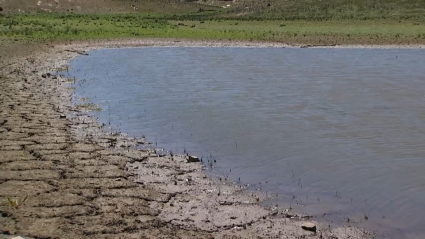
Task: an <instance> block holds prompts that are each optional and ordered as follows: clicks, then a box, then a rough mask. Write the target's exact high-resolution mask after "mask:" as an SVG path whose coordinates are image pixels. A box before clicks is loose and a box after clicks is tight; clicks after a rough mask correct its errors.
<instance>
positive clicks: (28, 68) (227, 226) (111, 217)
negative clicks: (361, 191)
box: [0, 39, 373, 238]
mask: <svg viewBox="0 0 425 239" xmlns="http://www.w3.org/2000/svg"><path fill="white" fill-rule="evenodd" d="M256 44H257V43H254V44H253V43H244V42H211V41H207V42H200V41H183V40H150V39H145V40H128V41H118V40H117V41H91V42H72V43H70V44H66V43H61V44H49V45H43V46H42V47H37V49H35V48H34V49H32V50H28V49H24V50H22V49H18V47H19V46H14V45H11V46H10V47H11V49H9V50H10V52H6V53H7V54H5V55H3V57H2V58H1V59H0V61H1V66H2V67H1V70H0V85H1V87H0V107H1V110H0V112H1V113H0V201H1V202H2V203H1V204H0V213H1V217H0V231H1V233H2V234H3V235H0V238H2V237H3V238H9V237H12V236H11V235H21V236H23V237H25V238H258V237H259V238H370V237H372V236H373V233H371V232H367V231H365V230H363V229H359V228H354V227H350V226H341V227H330V226H329V224H327V223H325V222H317V221H315V218H311V217H308V216H301V215H297V214H296V213H295V212H292V211H291V210H289V209H287V208H279V207H275V208H270V209H266V208H263V207H261V206H260V205H259V204H260V202H261V200H263V198H262V197H261V195H254V194H252V193H249V192H247V191H245V190H244V189H242V188H240V187H238V186H235V185H232V184H229V183H223V182H222V181H220V180H218V179H214V178H210V177H208V176H207V175H206V173H205V170H204V166H203V164H202V163H200V162H188V161H190V160H188V156H186V155H161V154H157V153H156V152H155V150H140V149H138V148H139V147H138V146H140V145H147V144H149V142H147V141H146V140H145V139H143V138H132V137H130V136H126V135H122V134H120V133H118V132H113V131H111V130H110V129H108V128H107V127H105V126H103V125H99V123H98V122H97V121H96V119H94V118H92V117H90V116H88V115H87V114H86V113H85V110H86V109H81V108H79V107H78V106H76V105H73V104H72V103H71V100H72V97H73V88H72V82H71V81H70V80H69V79H66V78H63V77H61V76H59V75H58V76H57V75H54V74H49V73H53V72H56V71H57V70H58V69H61V68H64V67H66V66H67V64H68V61H69V60H70V59H72V58H75V57H78V56H79V55H84V54H86V51H88V50H94V49H99V48H118V47H143V46H175V47H178V46H217V47H224V46H239V47H250V46H253V47H290V46H288V45H284V44H275V43H273V44H269V43H258V45H256ZM13 47H15V48H16V49H15V50H14V49H13ZM30 48H31V47H30ZM22 51H26V52H22ZM8 198H9V199H11V200H12V201H14V202H16V204H13V203H8ZM25 198H26V199H25ZM24 200H25V201H24ZM23 201H24V202H23ZM305 222H313V223H314V224H315V225H316V226H317V232H316V233H314V232H311V231H307V230H304V229H302V228H301V226H302V224H303V223H305Z"/></svg>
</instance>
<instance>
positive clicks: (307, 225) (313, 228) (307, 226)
mask: <svg viewBox="0 0 425 239" xmlns="http://www.w3.org/2000/svg"><path fill="white" fill-rule="evenodd" d="M301 228H302V229H304V230H307V231H311V232H316V230H317V228H316V225H315V224H314V223H312V222H305V223H303V224H302V225H301Z"/></svg>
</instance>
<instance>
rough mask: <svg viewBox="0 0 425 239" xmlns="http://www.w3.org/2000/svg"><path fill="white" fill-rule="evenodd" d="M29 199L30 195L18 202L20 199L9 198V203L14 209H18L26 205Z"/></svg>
mask: <svg viewBox="0 0 425 239" xmlns="http://www.w3.org/2000/svg"><path fill="white" fill-rule="evenodd" d="M27 199H28V195H27V196H25V197H24V198H23V199H21V200H18V199H13V198H7V201H8V202H9V205H10V206H11V207H12V208H15V209H18V208H19V207H20V206H22V205H24V203H25V202H26V201H27Z"/></svg>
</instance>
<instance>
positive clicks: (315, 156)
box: [69, 47, 425, 238]
mask: <svg viewBox="0 0 425 239" xmlns="http://www.w3.org/2000/svg"><path fill="white" fill-rule="evenodd" d="M423 62H425V54H423V50H420V49H417V50H415V49H283V48H281V49H279V48H208V47H187V48H176V47H169V48H167V47H164V48H155V47H150V48H127V49H104V50H96V51H92V52H90V55H89V56H84V57H80V58H77V59H75V60H73V61H72V62H71V67H70V72H69V74H70V75H71V76H75V77H76V78H77V79H78V81H77V84H75V85H76V93H77V95H79V96H81V97H88V102H90V103H94V104H98V105H99V106H100V108H101V109H102V110H101V111H96V112H93V114H94V115H96V116H97V117H99V120H100V122H102V123H105V124H111V126H113V127H116V128H118V129H119V130H120V131H122V132H124V133H129V134H131V135H134V136H142V135H145V136H146V137H147V138H148V139H149V140H150V141H153V142H155V143H156V144H157V147H162V148H164V149H166V150H167V151H173V152H175V153H182V152H183V151H184V150H186V151H188V152H189V153H190V154H193V155H198V156H199V157H202V158H203V159H204V162H207V161H208V160H211V161H213V160H216V163H215V164H214V165H215V167H216V169H217V170H218V172H219V174H221V176H223V177H227V176H228V177H231V178H233V179H234V180H236V181H238V180H239V178H240V181H241V183H242V184H249V185H250V186H249V188H250V189H253V190H255V189H261V190H263V191H264V192H267V193H268V194H271V195H276V194H277V195H278V196H277V198H276V196H274V197H275V198H274V199H273V203H279V205H283V206H286V207H289V206H291V207H293V208H295V209H296V210H298V211H303V212H307V213H309V214H311V215H319V216H322V215H323V214H325V213H326V214H330V215H329V216H325V217H327V218H328V219H332V220H334V219H338V220H340V221H348V219H349V220H350V223H353V224H354V225H364V224H365V222H366V224H369V225H373V226H377V227H382V228H385V229H389V230H390V231H391V232H395V233H394V234H393V235H396V237H397V238H399V237H403V236H404V237H408V238H415V237H421V236H424V235H425V229H424V228H423V227H422V225H423V221H424V220H425V216H424V214H423V213H422V210H424V209H425V200H424V199H425V174H424V173H423V172H424V171H425V144H424V140H425V67H424V66H423Z"/></svg>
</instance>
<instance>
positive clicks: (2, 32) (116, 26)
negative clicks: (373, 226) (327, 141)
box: [0, 14, 425, 45]
mask: <svg viewBox="0 0 425 239" xmlns="http://www.w3.org/2000/svg"><path fill="white" fill-rule="evenodd" d="M178 18H179V17H176V15H172V16H168V15H164V14H106V15H105V14H100V15H93V14H91V15H73V14H68V15H65V14H31V15H15V16H13V17H10V18H6V17H3V18H0V36H2V37H6V38H19V39H26V40H31V41H32V40H36V41H45V40H88V39H105V38H129V37H137V38H186V39H204V40H205V39H206V40H208V39H210V40H246V41H274V42H286V43H300V44H324V45H325V44H326V45H329V44H424V43H425V24H421V23H418V22H415V21H395V20H344V21H342V20H338V21H283V20H262V21H259V20H240V19H239V20H202V21H200V20H199V21H195V20H175V19H178Z"/></svg>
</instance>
